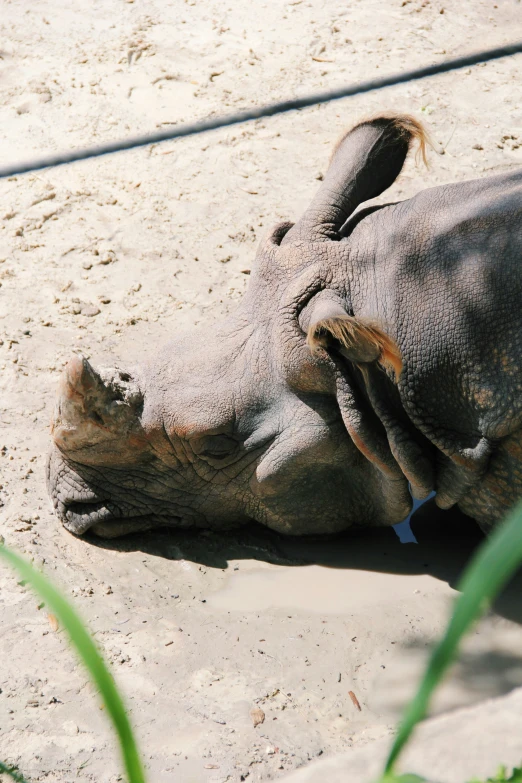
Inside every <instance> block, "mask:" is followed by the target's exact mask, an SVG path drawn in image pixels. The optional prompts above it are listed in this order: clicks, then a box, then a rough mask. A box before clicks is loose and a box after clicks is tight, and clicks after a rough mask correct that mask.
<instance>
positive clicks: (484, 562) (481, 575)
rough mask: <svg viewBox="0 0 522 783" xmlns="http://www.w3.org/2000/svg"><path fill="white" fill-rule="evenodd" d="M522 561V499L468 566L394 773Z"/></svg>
mask: <svg viewBox="0 0 522 783" xmlns="http://www.w3.org/2000/svg"><path fill="white" fill-rule="evenodd" d="M521 562H522V503H520V504H519V505H517V506H516V508H515V509H514V511H512V512H511V513H510V514H509V516H508V517H507V519H506V520H505V522H503V523H502V524H500V525H499V527H498V528H497V529H496V530H495V531H494V532H493V533H492V534H491V535H490V536H489V538H488V539H487V540H486V541H485V542H484V543H483V544H482V545H481V546H480V548H479V550H478V552H477V553H476V554H475V555H474V557H473V559H472V561H471V563H470V564H469V565H468V567H467V568H466V570H465V572H464V575H463V577H462V579H461V581H460V584H459V586H458V589H459V590H461V591H462V592H461V595H460V596H459V597H458V598H457V600H456V603H455V607H454V610H453V614H452V616H451V619H450V621H449V623H448V626H447V628H446V632H445V634H444V636H443V638H442V639H441V641H440V642H439V643H438V644H437V646H436V647H435V649H434V650H433V652H432V654H431V657H430V660H429V663H428V666H427V668H426V671H425V673H424V677H423V678H422V681H421V684H420V686H419V688H418V690H417V693H416V694H415V696H414V698H413V701H412V702H411V703H410V705H409V707H408V708H407V710H406V713H405V715H404V718H403V720H402V723H401V725H400V727H399V731H398V733H397V737H396V738H395V742H394V743H393V746H392V749H391V751H390V755H389V756H388V760H387V762H386V766H385V769H384V777H385V779H386V775H388V776H389V775H392V773H393V769H394V765H395V762H396V761H397V758H398V756H399V753H400V752H401V751H402V749H403V748H404V745H405V744H406V742H407V741H408V739H409V737H410V735H411V733H412V731H413V729H414V728H415V726H416V724H417V723H418V722H419V721H420V720H422V719H423V718H424V716H425V715H426V711H427V709H428V704H429V701H430V698H431V695H432V693H433V691H434V690H435V688H436V687H437V685H438V684H439V682H440V681H441V678H442V676H443V674H444V672H445V671H446V669H447V668H448V666H449V664H450V663H451V662H452V661H453V659H454V657H455V655H456V652H457V648H458V645H459V642H460V640H461V638H462V636H463V635H464V634H465V633H466V631H467V630H468V628H469V627H470V626H471V625H472V623H473V622H474V621H475V620H476V619H477V618H478V617H479V616H480V615H481V614H482V612H483V611H484V610H485V609H486V607H487V605H488V603H489V602H491V601H492V600H493V599H494V598H495V597H496V596H497V595H498V593H499V592H500V590H502V588H503V587H504V585H505V584H506V582H507V581H508V580H509V578H510V577H511V576H512V575H513V574H514V572H515V571H516V569H517V567H518V566H519V565H520V563H521Z"/></svg>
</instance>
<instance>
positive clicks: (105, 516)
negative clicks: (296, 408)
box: [60, 498, 181, 538]
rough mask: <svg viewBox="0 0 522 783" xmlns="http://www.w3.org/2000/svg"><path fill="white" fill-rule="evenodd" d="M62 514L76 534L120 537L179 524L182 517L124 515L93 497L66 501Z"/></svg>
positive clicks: (67, 526)
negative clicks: (160, 526)
mask: <svg viewBox="0 0 522 783" xmlns="http://www.w3.org/2000/svg"><path fill="white" fill-rule="evenodd" d="M60 512H61V513H60V517H61V520H62V523H63V526H64V527H65V529H66V530H68V531H69V532H70V533H73V534H74V535H75V536H83V535H84V534H85V533H87V532H89V533H93V534H94V535H95V536H98V537H99V538H117V537H118V536H121V535H125V534H127V533H136V532H139V531H141V530H150V529H151V528H153V527H158V525H162V526H169V527H170V526H172V525H176V526H177V525H179V524H180V523H181V519H180V518H179V517H169V518H168V519H167V518H166V517H165V518H163V517H162V519H161V520H159V519H158V518H157V517H155V516H154V515H151V514H140V515H131V516H123V515H122V514H121V512H120V511H119V510H116V509H115V508H109V506H108V504H107V503H106V502H104V501H101V500H98V499H97V498H93V499H92V500H85V499H82V500H80V501H78V500H67V501H65V502H64V503H63V504H62V508H61V509H60Z"/></svg>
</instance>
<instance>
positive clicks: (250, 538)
mask: <svg viewBox="0 0 522 783" xmlns="http://www.w3.org/2000/svg"><path fill="white" fill-rule="evenodd" d="M409 523H410V530H411V534H410V535H409V539H410V543H401V541H400V539H399V535H398V534H397V533H396V532H395V530H394V529H393V528H378V529H371V530H360V531H355V532H352V531H348V532H346V533H343V534H339V535H336V536H301V537H292V536H283V535H281V534H278V533H274V532H273V531H271V530H268V529H267V528H264V527H262V526H261V525H257V524H252V526H248V527H245V528H240V529H238V530H234V531H226V532H217V531H210V530H172V529H167V528H162V529H157V530H154V531H150V532H147V533H135V534H132V535H128V536H124V537H122V538H117V539H100V538H97V537H95V536H93V535H91V536H87V538H88V540H89V541H90V543H91V544H93V545H95V546H98V547H103V548H106V549H110V550H118V551H120V552H125V551H126V552H132V551H141V552H144V553H146V554H150V555H153V556H156V557H163V558H167V559H169V560H181V559H184V560H189V561H192V562H195V563H199V564H201V565H205V566H207V567H209V568H221V569H223V568H227V567H228V565H229V563H230V561H237V560H247V559H248V560H260V561H264V562H267V563H272V564H275V565H284V566H293V567H299V566H303V565H321V566H324V567H326V568H344V569H359V570H364V571H375V572H381V573H396V574H403V575H408V574H429V575H431V576H433V577H435V578H437V579H440V580H443V581H445V582H447V583H448V584H449V585H450V586H451V587H453V588H458V583H459V580H460V577H461V576H462V573H463V571H464V568H465V566H466V565H467V563H468V562H469V560H470V558H471V556H472V555H473V553H474V552H475V550H476V549H477V547H478V546H479V545H480V544H481V543H482V541H483V540H484V535H483V534H482V533H481V531H480V530H479V528H478V527H477V525H476V524H475V522H474V521H473V520H472V519H470V518H469V517H466V516H465V515H464V514H462V513H461V512H460V511H459V510H458V509H451V510H450V511H442V510H441V509H439V508H437V506H436V505H435V502H434V500H433V499H431V500H428V501H427V502H426V503H424V504H423V505H421V506H420V508H417V510H416V511H414V513H413V514H412V515H411V517H410V519H409ZM402 527H404V523H403V525H402ZM521 595H522V570H520V571H519V572H518V573H517V574H516V575H515V576H514V577H513V578H512V579H511V581H510V583H509V584H508V586H507V587H506V588H505V589H504V591H503V593H502V595H501V596H500V597H499V598H498V599H497V601H496V602H495V605H494V607H493V608H494V611H495V612H496V613H497V614H500V615H502V616H503V617H505V618H507V619H509V620H513V621H515V622H517V623H522V601H521V599H520V596H521Z"/></svg>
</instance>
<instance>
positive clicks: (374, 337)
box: [307, 315, 402, 381]
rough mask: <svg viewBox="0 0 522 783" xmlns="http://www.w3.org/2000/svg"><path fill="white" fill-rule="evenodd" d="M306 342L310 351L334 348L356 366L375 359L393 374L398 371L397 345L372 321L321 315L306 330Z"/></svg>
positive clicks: (397, 375) (397, 374)
mask: <svg viewBox="0 0 522 783" xmlns="http://www.w3.org/2000/svg"><path fill="white" fill-rule="evenodd" d="M307 343H308V345H309V346H310V350H311V351H312V353H315V352H316V351H317V350H318V349H320V348H323V349H325V350H328V349H329V348H332V347H335V348H337V350H338V351H339V353H340V354H341V355H342V356H344V357H345V358H346V359H349V361H351V362H354V364H357V365H364V364H369V363H370V362H375V361H376V362H378V363H379V364H381V365H382V366H383V367H384V368H385V369H388V370H390V371H391V372H392V374H393V375H394V376H395V380H396V381H397V380H398V379H399V377H400V374H401V372H402V358H401V354H400V351H399V347H398V345H397V344H396V342H395V341H394V340H392V338H391V337H389V336H388V335H387V334H386V333H385V332H384V331H383V329H382V328H381V326H379V324H377V323H376V322H375V321H371V320H370V319H367V318H356V317H355V316H351V315H343V316H336V317H335V318H325V319H323V320H322V321H318V322H317V323H315V324H312V325H311V326H310V328H309V329H308V337H307Z"/></svg>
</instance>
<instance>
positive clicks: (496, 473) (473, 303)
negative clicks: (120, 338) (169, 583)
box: [48, 115, 522, 537]
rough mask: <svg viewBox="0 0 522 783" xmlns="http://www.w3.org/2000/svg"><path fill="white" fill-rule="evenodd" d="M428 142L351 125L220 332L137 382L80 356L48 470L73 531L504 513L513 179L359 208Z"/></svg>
mask: <svg viewBox="0 0 522 783" xmlns="http://www.w3.org/2000/svg"><path fill="white" fill-rule="evenodd" d="M415 140H417V141H418V142H419V149H420V151H422V152H424V147H425V141H426V137H425V132H424V130H423V128H422V126H421V125H420V124H419V123H417V122H416V121H415V120H414V119H413V118H411V117H409V116H406V115H404V116H399V115H396V116H379V117H377V118H372V119H369V120H366V121H363V122H361V123H359V124H357V125H356V126H355V127H354V128H352V129H351V130H350V131H349V132H347V133H346V134H345V135H344V136H343V138H342V139H341V140H340V142H339V143H338V144H337V146H336V148H335V150H334V153H333V156H332V159H331V163H330V166H329V168H328V171H327V173H326V175H325V177H324V179H323V181H322V183H321V185H320V187H319V190H318V192H317V195H316V196H315V198H314V199H313V201H312V203H311V204H310V206H309V208H308V209H307V210H306V212H305V213H304V215H303V216H302V217H301V219H300V220H298V221H297V222H296V223H295V224H292V223H290V222H288V223H283V224H280V225H277V226H276V227H275V228H274V229H273V230H272V231H270V232H269V234H268V235H267V236H266V237H265V239H264V240H263V241H262V242H261V244H260V247H259V250H258V252H257V256H256V261H255V265H254V268H253V270H252V275H251V280H250V285H249V289H248V291H247V293H246V294H245V296H244V298H243V299H242V301H241V302H240V304H239V306H238V307H237V309H236V310H235V312H233V313H232V315H230V316H229V317H227V318H226V320H224V321H223V322H222V323H219V324H217V325H215V324H209V325H207V326H201V327H200V328H197V329H195V330H193V331H188V332H187V333H185V334H180V335H178V336H176V339H175V340H173V341H172V342H171V343H170V344H168V345H167V346H166V347H165V348H164V349H163V350H160V351H158V352H156V351H154V352H152V354H151V358H150V360H148V361H146V362H144V363H142V364H140V365H139V366H136V367H133V368H130V369H128V370H127V371H124V370H122V369H119V368H112V369H108V370H99V371H96V370H94V369H93V368H92V367H91V366H90V364H89V363H88V362H87V360H86V359H84V358H82V357H80V356H75V357H73V358H72V359H71V361H70V362H69V364H68V365H67V367H66V369H65V371H64V374H63V376H62V380H61V385H60V389H59V394H58V401H57V405H56V410H55V414H54V421H53V425H52V434H53V439H54V445H53V448H52V451H51V454H50V457H49V461H48V486H49V492H50V495H51V498H52V502H53V504H54V508H55V510H56V513H57V514H58V516H59V518H60V520H61V521H62V523H63V524H64V525H65V527H66V528H67V529H68V530H69V531H71V532H73V533H75V534H77V535H81V534H83V533H85V532H86V531H87V530H91V531H92V532H93V533H94V534H97V535H99V536H105V537H113V536H117V535H121V534H124V533H128V532H131V531H137V530H143V529H147V528H151V527H154V526H171V527H176V528H183V527H190V526H196V527H200V528H213V529H228V528H233V527H234V526H238V525H243V524H247V523H250V522H252V521H255V522H257V523H261V524H262V525H265V526H267V527H269V528H271V529H273V530H276V531H279V532H281V533H285V534H291V535H299V534H317V533H336V532H339V531H342V530H345V529H347V528H361V527H367V526H382V525H393V524H395V523H397V522H400V521H401V520H403V519H404V518H405V517H406V516H407V514H408V513H409V511H410V509H411V505H412V495H413V497H416V498H419V499H421V498H424V497H426V496H427V495H428V494H430V493H432V492H435V493H436V502H437V504H438V506H439V507H441V508H444V509H447V508H450V507H451V506H453V505H454V504H458V505H459V507H460V508H461V510H462V511H464V513H466V514H468V515H470V516H472V517H474V518H475V519H476V520H477V522H478V524H479V525H480V526H481V527H482V529H483V530H486V531H487V530H489V529H490V528H491V527H492V526H493V525H494V524H495V523H497V522H498V520H500V519H502V517H503V516H504V514H505V512H506V510H507V509H509V507H510V506H511V505H512V504H513V503H514V501H515V500H516V499H517V498H519V497H520V496H521V495H522V429H521V427H522V394H521V389H522V386H521V384H522V375H521V346H522V275H521V274H520V263H521V261H522V171H520V170H519V171H511V172H507V173H503V174H500V175H498V176H493V177H487V178H482V179H477V180H473V181H468V182H461V183H458V184H449V185H443V186H439V187H434V188H430V189H428V190H424V191H422V192H420V193H419V194H418V195H416V196H415V197H414V198H411V199H408V200H405V201H400V202H394V203H387V204H379V205H378V206H376V205H375V204H373V205H371V206H366V207H362V208H361V209H358V207H359V206H360V205H362V204H364V202H366V201H368V200H369V199H373V198H375V197H377V196H379V195H380V194H381V193H383V191H385V190H386V188H388V187H389V186H390V185H391V184H392V183H393V182H394V180H395V179H396V177H397V176H398V175H399V173H400V171H401V169H402V166H403V164H404V161H405V159H406V156H407V154H408V150H409V148H410V147H411V146H412V144H413V142H414V141H415ZM410 490H411V491H410Z"/></svg>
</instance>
